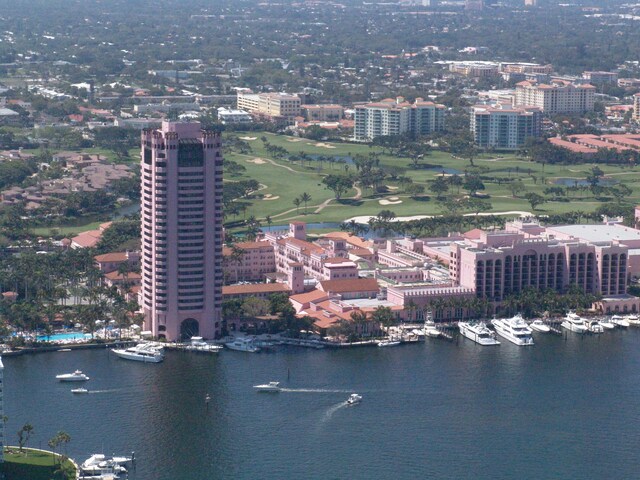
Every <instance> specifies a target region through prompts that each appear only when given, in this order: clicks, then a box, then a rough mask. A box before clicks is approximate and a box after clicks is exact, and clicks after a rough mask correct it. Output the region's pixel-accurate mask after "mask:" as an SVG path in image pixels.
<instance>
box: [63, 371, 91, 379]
mask: <svg viewBox="0 0 640 480" xmlns="http://www.w3.org/2000/svg"><path fill="white" fill-rule="evenodd" d="M56 379H57V380H60V381H61V382H86V381H87V380H89V377H87V376H86V375H85V374H84V373H82V371H81V370H76V371H75V372H73V373H63V374H60V375H56Z"/></svg>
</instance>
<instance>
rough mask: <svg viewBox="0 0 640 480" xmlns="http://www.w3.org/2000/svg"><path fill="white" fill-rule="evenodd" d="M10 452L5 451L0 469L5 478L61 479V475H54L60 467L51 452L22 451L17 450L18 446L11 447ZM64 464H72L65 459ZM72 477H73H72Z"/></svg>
mask: <svg viewBox="0 0 640 480" xmlns="http://www.w3.org/2000/svg"><path fill="white" fill-rule="evenodd" d="M11 452H12V453H8V451H5V454H4V464H2V467H1V471H2V472H3V473H4V475H5V478H6V480H27V479H28V480H51V479H54V478H60V479H62V478H63V477H62V476H54V472H55V471H56V470H58V469H59V468H60V465H59V464H58V463H57V462H59V460H58V459H57V458H56V459H54V455H53V453H49V452H43V451H40V450H32V449H29V448H25V449H24V453H20V452H18V447H11ZM66 464H68V465H70V466H72V465H73V464H72V463H71V462H70V461H69V460H67V461H66ZM72 478H75V476H74V477H72Z"/></svg>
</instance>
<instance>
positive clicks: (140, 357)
mask: <svg viewBox="0 0 640 480" xmlns="http://www.w3.org/2000/svg"><path fill="white" fill-rule="evenodd" d="M112 352H113V353H115V354H116V355H117V356H118V357H120V358H123V359H125V360H134V361H136V362H143V363H160V362H161V361H163V360H164V353H162V346H158V345H154V344H152V343H139V344H138V345H136V346H135V347H129V348H124V349H118V348H114V349H113V350H112Z"/></svg>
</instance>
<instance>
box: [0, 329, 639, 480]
mask: <svg viewBox="0 0 640 480" xmlns="http://www.w3.org/2000/svg"><path fill="white" fill-rule="evenodd" d="M4 364H5V389H4V401H5V414H6V415H7V416H8V417H9V420H8V424H7V427H6V436H7V440H8V441H9V443H15V441H16V435H15V432H17V430H18V429H19V428H20V426H21V425H22V424H24V423H25V422H30V423H31V424H32V425H33V426H34V428H35V434H34V435H33V436H32V438H31V440H30V445H31V446H34V447H39V446H42V447H46V442H47V439H49V438H51V437H52V436H53V435H54V434H55V433H56V432H57V431H59V430H64V431H66V432H68V433H69V434H70V435H71V437H72V441H71V443H70V444H69V446H68V452H69V454H70V455H71V456H73V457H75V458H78V459H80V460H82V459H84V458H86V457H87V456H88V455H89V454H91V453H95V452H104V453H106V454H110V453H118V454H128V453H130V452H131V451H132V450H133V451H135V452H136V458H137V459H138V460H137V464H136V469H135V471H133V472H132V474H131V475H130V478H132V479H139V480H176V479H180V480H200V479H202V480H204V479H207V480H208V479H227V478H229V479H258V478H274V479H275V478H277V479H302V478H304V479H342V478H349V479H373V478H394V479H414V478H434V479H489V478H490V479H512V478H536V479H574V478H576V479H577V478H580V479H583V480H584V479H603V478H607V479H628V478H637V476H638V472H639V471H640V457H638V455H637V452H638V449H639V448H640V436H639V435H638V432H639V431H640V409H638V403H639V402H640V329H637V330H634V329H630V330H629V331H614V332H607V333H605V334H603V335H600V336H588V337H581V336H578V335H576V334H568V335H567V337H566V339H565V338H564V337H560V336H551V335H548V336H540V335H538V336H537V337H536V345H535V346H533V347H517V346H515V345H512V344H510V343H507V342H506V341H503V342H502V344H501V345H499V346H496V347H481V346H478V345H476V344H474V343H472V342H470V341H468V340H466V339H462V338H460V339H459V341H458V342H452V343H449V342H445V341H442V340H432V339H429V340H428V341H427V342H425V343H424V344H416V345H405V346H399V347H390V348H375V347H373V348H360V349H350V350H341V351H335V350H321V351H316V350H304V349H296V348H294V347H287V348H286V349H283V350H280V351H278V352H276V353H265V354H263V353H260V354H248V353H242V352H232V351H223V352H222V353H220V354H219V355H218V356H206V355H195V354H188V353H179V352H167V356H166V359H165V362H164V363H162V364H157V365H155V364H154V365H151V364H140V363H136V362H127V361H124V360H120V359H117V358H115V357H114V356H113V355H112V354H109V353H108V351H106V350H100V351H97V350H85V351H76V352H64V353H63V352H54V353H47V354H38V355H31V356H22V357H11V358H5V359H4ZM77 368H79V369H82V370H83V371H84V372H85V373H87V374H88V375H89V376H90V377H91V380H90V381H89V382H88V383H87V384H86V387H87V388H89V389H90V390H91V391H92V392H94V393H90V394H88V395H79V396H78V395H77V396H74V395H73V394H71V393H70V389H71V388H73V386H72V385H69V384H63V383H59V382H56V381H55V378H54V377H55V375H56V374H59V373H64V372H71V371H73V370H75V369H77ZM288 371H289V372H290V378H289V380H287V372H288ZM270 380H280V381H282V383H283V385H284V386H285V387H286V390H285V391H283V392H281V393H278V394H264V393H257V392H255V391H253V390H252V388H251V387H252V385H254V384H257V383H264V382H267V381H270ZM351 392H358V393H360V394H362V395H363V396H364V400H363V402H362V403H361V404H360V405H357V406H350V407H348V406H346V405H345V403H344V401H345V400H346V398H347V397H348V395H349V393H351ZM207 393H208V394H210V395H211V402H210V403H209V405H208V408H207V406H206V405H205V401H204V399H205V396H206V394H207Z"/></svg>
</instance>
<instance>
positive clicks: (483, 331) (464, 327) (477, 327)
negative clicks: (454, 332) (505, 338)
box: [458, 322, 500, 345]
mask: <svg viewBox="0 0 640 480" xmlns="http://www.w3.org/2000/svg"><path fill="white" fill-rule="evenodd" d="M458 328H459V329H460V333H461V334H462V335H464V336H465V337H467V338H468V339H469V340H473V341H474V342H476V343H478V344H480V345H500V342H499V341H498V340H496V334H495V333H494V332H492V331H491V330H489V329H488V328H487V326H486V325H485V323H484V322H479V323H468V322H458Z"/></svg>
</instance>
